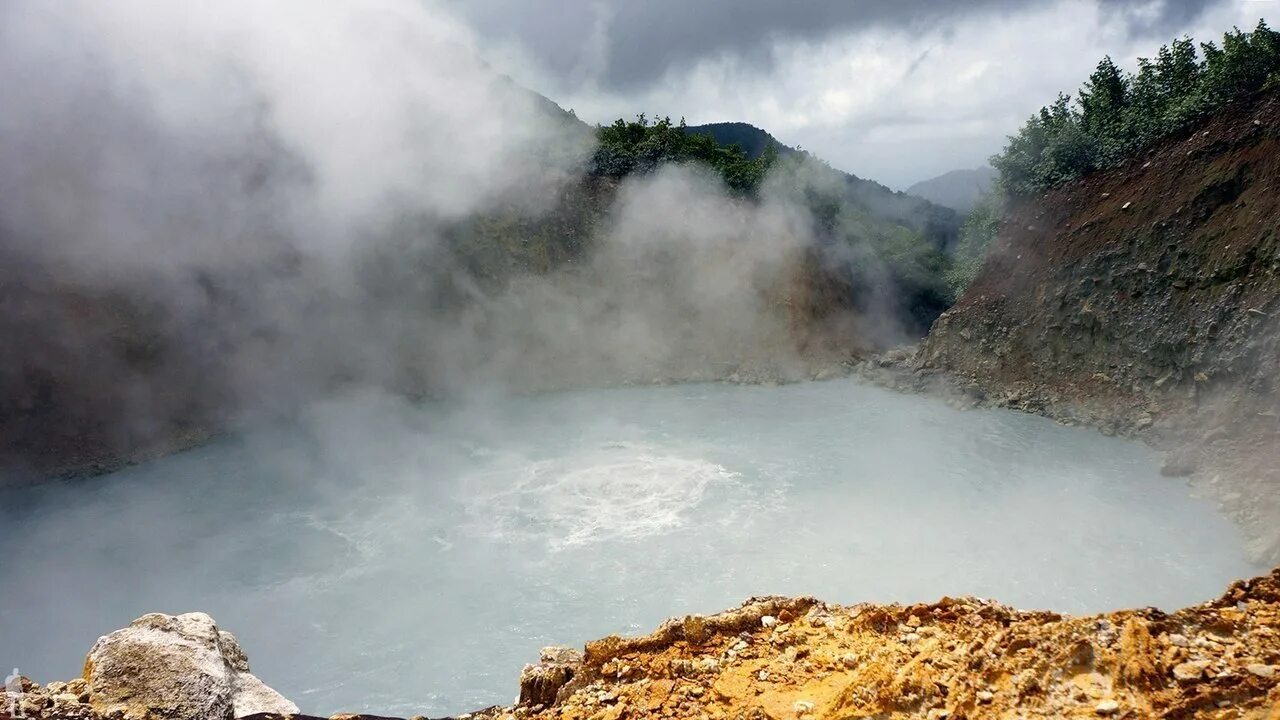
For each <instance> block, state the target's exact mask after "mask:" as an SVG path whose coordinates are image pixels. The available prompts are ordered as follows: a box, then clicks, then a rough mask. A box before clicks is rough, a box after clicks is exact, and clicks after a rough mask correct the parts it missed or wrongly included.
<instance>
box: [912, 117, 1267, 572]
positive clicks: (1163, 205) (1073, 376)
mask: <svg viewBox="0 0 1280 720" xmlns="http://www.w3.org/2000/svg"><path fill="white" fill-rule="evenodd" d="M913 365H914V368H915V369H916V371H917V372H918V373H925V374H928V373H931V372H936V371H942V372H944V373H946V374H948V375H950V376H951V377H952V378H953V379H956V380H958V382H959V385H960V386H961V387H966V386H967V390H968V391H969V392H970V393H971V394H972V395H973V396H974V397H975V398H977V399H978V400H979V401H982V402H986V403H990V404H996V405H1004V406H1011V407H1017V408H1021V409H1026V410H1030V411H1034V412H1041V413H1044V414H1048V415H1050V416H1054V417H1058V418H1060V419H1063V420H1066V421H1069V422H1080V423H1085V424H1091V425H1096V426H1098V427H1099V428H1100V429H1102V430H1103V431H1104V432H1107V433H1115V434H1125V435H1129V434H1133V435H1138V436H1142V437H1144V438H1146V439H1148V440H1150V441H1151V442H1153V444H1155V445H1156V446H1158V447H1161V448H1163V449H1166V450H1168V451H1170V453H1171V455H1170V459H1169V461H1168V462H1167V463H1166V471H1167V473H1168V474H1170V475H1188V474H1192V475H1195V476H1196V478H1197V480H1199V481H1201V482H1203V483H1204V484H1205V485H1211V486H1215V487H1217V488H1219V489H1220V492H1219V497H1220V498H1221V499H1222V500H1223V502H1224V503H1225V504H1226V506H1227V509H1228V510H1230V511H1232V512H1233V513H1235V514H1236V516H1237V518H1238V519H1240V520H1241V521H1242V522H1243V523H1244V524H1245V525H1246V527H1248V528H1250V529H1251V543H1252V545H1251V550H1252V552H1253V553H1254V554H1255V556H1257V557H1259V558H1266V559H1270V560H1273V559H1275V557H1276V555H1277V553H1278V552H1280V501H1278V500H1277V496H1278V495H1280V393H1278V392H1277V389H1278V387H1280V94H1276V93H1271V94H1269V95H1267V96H1263V97H1260V98H1256V99H1254V100H1252V101H1249V102H1243V103H1240V104H1237V105H1235V106H1233V107H1231V108H1228V109H1227V110H1226V111H1224V112H1222V113H1220V114H1219V115H1217V116H1215V117H1213V118H1212V119H1210V120H1209V121H1207V122H1206V123H1204V124H1203V125H1202V126H1200V127H1198V128H1197V129H1195V131H1194V132H1191V133H1189V134H1186V135H1185V136H1181V137H1177V138H1174V139H1172V140H1170V141H1168V142H1165V143H1163V144H1161V145H1160V146H1158V147H1156V148H1154V149H1153V150H1151V151H1150V152H1148V153H1145V154H1143V155H1141V156H1139V157H1136V158H1135V159H1134V160H1133V161H1132V162H1130V163H1129V164H1128V165H1127V166H1124V167H1121V168H1117V169H1114V170H1109V171H1105V172H1099V173H1095V174H1093V175H1090V176H1088V177H1085V178H1082V179H1081V180H1079V181H1076V182H1073V183H1070V184H1068V185H1065V186H1063V187H1061V188H1057V189H1055V190H1053V191H1051V192H1049V193H1048V194H1046V195H1045V196H1043V197H1041V198H1037V199H1035V200H1032V201H1027V202H1024V203H1023V204H1021V205H1019V206H1017V207H1015V208H1013V209H1012V210H1011V213H1010V215H1009V217H1008V219H1007V220H1006V222H1005V224H1004V226H1003V228H1002V230H1001V233H1000V235H999V237H998V238H997V240H996V241H995V243H994V245H993V247H992V248H991V250H990V254H989V256H988V259H987V261H986V264H985V265H984V267H983V269H982V271H981V272H980V274H979V275H978V277H977V278H976V279H975V281H974V283H973V284H972V286H971V287H970V288H969V289H968V291H967V292H966V293H965V295H964V296H963V297H962V298H961V299H960V301H959V302H958V303H957V304H956V305H955V307H953V308H952V309H951V310H949V311H948V312H946V313H945V314H943V315H942V317H940V318H939V319H938V320H937V322H936V323H935V324H934V326H933V329H932V331H931V332H930V334H929V336H928V337H927V339H926V340H925V342H924V344H923V345H922V347H921V349H920V352H919V354H918V355H917V357H915V358H914V360H913Z"/></svg>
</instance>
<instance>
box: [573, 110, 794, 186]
mask: <svg viewBox="0 0 1280 720" xmlns="http://www.w3.org/2000/svg"><path fill="white" fill-rule="evenodd" d="M596 139H597V140H598V142H599V145H598V146H597V148H596V152H595V156H594V157H593V158H592V161H591V172H592V174H595V175H603V176H606V177H615V178H620V177H624V176H627V175H631V174H638V173H646V172H651V171H653V170H654V169H656V168H657V167H659V166H660V165H662V164H664V163H700V164H703V165H706V166H708V167H710V168H711V169H713V170H715V171H716V173H718V174H719V175H720V177H721V178H722V179H723V180H724V184H725V185H726V186H728V187H729V188H730V189H731V190H734V191H736V192H741V193H754V192H756V191H757V190H759V188H760V183H761V182H762V181H763V180H764V176H765V174H766V173H767V172H768V171H769V167H770V166H771V165H773V163H774V161H775V160H777V158H778V153H777V150H776V149H774V148H773V147H772V146H769V147H767V148H765V149H764V150H763V152H761V153H760V154H759V156H758V157H755V158H754V159H753V158H751V157H749V156H748V155H747V153H746V151H744V150H743V149H742V146H740V145H738V144H728V145H721V144H720V143H718V142H716V139H715V138H714V137H712V136H710V135H704V134H701V133H690V132H687V130H686V127H685V122H684V119H683V118H681V120H680V122H679V123H678V124H675V123H672V122H671V118H669V117H664V118H662V119H661V120H658V121H656V122H653V121H650V120H649V119H648V118H647V117H645V115H644V114H643V113H641V114H640V115H639V116H637V117H636V119H635V120H632V121H626V120H622V119H618V120H617V121H616V122H614V123H613V124H612V125H604V126H601V127H600V128H599V129H598V130H597V131H596Z"/></svg>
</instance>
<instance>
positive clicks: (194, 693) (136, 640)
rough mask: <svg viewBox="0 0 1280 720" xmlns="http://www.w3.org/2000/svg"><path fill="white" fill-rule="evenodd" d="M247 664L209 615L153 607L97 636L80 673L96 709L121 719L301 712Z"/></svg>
mask: <svg viewBox="0 0 1280 720" xmlns="http://www.w3.org/2000/svg"><path fill="white" fill-rule="evenodd" d="M248 669H249V661H248V659H247V658H245V655H244V652H243V651H242V650H241V649H240V645H239V643H237V642H236V640H235V637H234V636H232V635H231V634H230V633H225V632H221V631H219V630H218V626H217V625H216V624H215V623H214V621H213V618H211V617H209V616H208V615H206V614H204V613H187V614H185V615H177V616H174V615H163V614H160V613H152V614H150V615H144V616H142V617H140V618H138V619H137V620H134V621H133V622H132V623H130V624H129V627H127V628H124V629H122V630H117V631H115V632H113V633H111V634H110V635H107V636H105V637H101V638H98V642H97V643H95V644H94V646H93V648H92V649H91V650H89V655H88V657H87V658H86V659H85V677H84V679H85V681H86V682H87V684H88V690H89V692H88V694H89V704H90V706H91V707H92V708H93V710H94V711H95V712H97V713H98V714H100V715H109V714H111V713H119V714H120V715H121V716H122V717H123V718H125V719H126V720H143V719H146V718H152V717H191V718H196V717H198V718H202V719H205V718H207V719H209V720H231V719H232V718H236V717H240V716H242V715H250V714H253V713H259V712H275V713H282V714H285V713H297V712H298V707H297V706H296V705H294V704H293V703H291V702H289V701H288V700H286V699H285V698H284V697H282V696H281V695H280V694H279V693H277V692H276V691H274V690H272V689H271V688H269V687H267V686H266V685H265V684H263V683H262V681H261V680H259V679H258V678H256V677H254V676H253V675H251V674H250V673H249V672H248Z"/></svg>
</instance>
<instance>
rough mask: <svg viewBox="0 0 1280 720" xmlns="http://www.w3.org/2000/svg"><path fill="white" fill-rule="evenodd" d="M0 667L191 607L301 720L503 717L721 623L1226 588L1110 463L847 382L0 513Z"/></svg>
mask: <svg viewBox="0 0 1280 720" xmlns="http://www.w3.org/2000/svg"><path fill="white" fill-rule="evenodd" d="M0 503H3V505H4V506H5V511H4V519H5V528H4V536H3V539H2V540H0V550H2V551H3V557H4V579H3V581H2V582H0V666H3V667H12V666H13V665H17V666H19V667H21V668H22V669H23V671H24V672H26V673H27V674H29V675H33V676H35V677H37V678H38V679H41V680H44V681H49V680H53V679H65V678H69V677H72V676H74V675H77V674H78V673H79V670H80V667H79V665H80V662H81V660H82V658H83V653H84V652H85V650H87V649H88V647H89V646H90V645H91V644H92V642H93V640H94V639H95V638H96V637H97V635H99V634H101V633H103V632H107V631H108V630H111V629H114V628H116V627H121V626H123V625H125V624H127V623H128V622H129V621H130V620H131V619H133V618H134V617H136V616H138V615H140V614H142V613H144V612H148V611H164V612H184V611H189V610H195V609H200V610H204V611H207V612H209V613H210V614H212V615H213V616H214V617H215V618H216V619H217V620H218V621H219V623H220V624H221V625H222V626H223V627H224V628H227V629H230V630H231V631H233V632H235V633H237V634H238V635H239V637H240V638H241V640H242V643H243V645H244V646H245V648H246V650H247V652H248V654H249V657H250V660H251V662H252V664H253V669H254V670H255V671H256V672H257V673H258V674H259V675H260V676H261V677H262V678H263V679H264V680H266V682H267V683H269V684H271V685H273V686H274V687H276V688H277V689H279V690H280V691H282V692H283V693H284V694H285V695H286V696H288V697H290V698H291V699H293V700H295V701H296V702H297V703H298V704H299V705H301V706H302V708H303V710H304V711H310V712H318V713H326V714H327V713H329V712H333V711H338V710H348V711H356V710H367V711H374V712H380V713H391V714H403V715H410V714H413V713H429V714H441V713H444V712H451V711H453V712H456V711H463V710H469V709H475V708H478V707H481V706H484V705H488V704H492V703H499V702H506V701H510V700H511V699H512V697H513V695H514V693H515V691H516V678H517V675H518V673H519V669H520V667H521V666H522V664H523V663H525V662H527V661H531V660H534V659H535V658H536V656H537V651H538V648H539V647H541V646H543V645H548V644H554V643H560V644H581V643H582V642H584V641H585V640H588V639H593V638H596V637H601V636H603V635H605V634H608V633H614V632H619V633H635V632H642V631H648V630H650V629H652V628H653V627H654V626H656V624H657V623H658V621H659V620H661V619H662V618H664V617H667V616H670V615H673V614H677V613H686V612H711V611H716V610H720V609H723V608H726V607H729V606H732V605H736V604H737V603H738V602H740V601H741V600H743V599H745V598H746V597H748V596H750V595H760V594H767V593H785V594H801V593H807V594H814V595H818V596H821V597H823V598H825V599H829V600H832V601H839V602H846V603H851V602H855V601H862V600H883V601H888V600H900V601H917V600H932V599H936V598H938V597H939V596H941V595H943V594H952V595H955V594H960V593H971V594H976V595H981V596H992V597H997V598H999V599H1001V600H1002V601H1005V602H1008V603H1013V604H1017V605H1021V606H1027V607H1051V608H1054V609H1058V610H1064V611H1073V612H1092V611H1102V610H1107V609H1113V608H1116V607H1120V606H1133V605H1159V606H1164V607H1166V608H1172V607H1176V606H1181V605H1184V604H1188V603H1192V602H1197V601H1200V600H1204V599H1207V598H1210V597H1213V596H1215V595H1216V594H1217V593H1219V592H1220V591H1221V590H1222V588H1223V587H1224V586H1225V584H1226V583H1227V582H1228V581H1230V580H1231V579H1234V578H1236V577H1240V576H1245V575H1248V574H1250V573H1251V572H1253V571H1254V570H1255V568H1252V567H1250V566H1249V565H1247V564H1246V562H1245V561H1244V559H1243V555H1242V552H1241V544H1240V538H1239V537H1238V536H1237V532H1236V530H1235V529H1234V528H1233V526H1231V525H1230V524H1229V523H1228V522H1227V521H1226V520H1224V519H1223V518H1222V517H1220V516H1218V515H1217V514H1216V513H1215V511H1214V510H1213V508H1211V507H1210V506H1209V505H1207V504H1206V503H1204V502H1202V501H1199V500H1195V499H1193V498H1191V497H1190V496H1189V495H1188V493H1187V490H1186V488H1185V486H1184V485H1183V484H1181V483H1177V482H1172V481H1169V480H1167V479H1162V478H1160V477H1159V476H1158V474H1157V472H1156V470H1155V458H1154V457H1153V455H1152V454H1151V453H1150V452H1149V451H1148V450H1146V449H1145V448H1143V447H1142V446H1140V445H1137V444H1133V443H1128V442H1124V441H1121V440H1116V439H1108V438H1104V437H1102V436H1100V435H1098V434H1096V433H1094V432H1092V431H1089V430H1083V429H1072V428H1064V427H1060V426H1058V425H1056V424H1054V423H1052V422H1050V421H1047V420H1044V419H1042V418H1036V417H1031V416H1027V415H1021V414H1016V413H1011V412H1001V411H990V412H986V411H983V412H959V411H955V410H951V409H949V408H947V407H945V406H944V405H942V404H940V403H937V402H936V401H931V400H928V399H924V398H919V397H910V396H901V395H896V394H892V393H888V392H885V391H882V390H879V389H876V388H871V387H866V386H862V385H859V384H857V383H855V382H853V381H834V382H827V383H811V384H802V385H793V386H785V387H778V388H765V387H736V386H729V385H688V386H678V387H666V388H644V389H612V390H584V391H579V392H572V393H565V394H559V395H550V396H540V397H528V398H520V399H515V400H510V399H508V400H504V401H493V402H490V403H482V404H474V403H473V404H468V405H467V406H457V407H442V406H438V405H433V406H426V407H407V406H405V405H403V404H399V403H396V402H393V401H390V400H387V399H385V398H382V399H379V398H368V397H364V398H351V399H348V400H347V401H344V402H342V403H332V404H328V405H323V406H319V407H317V408H315V409H314V410H313V411H312V412H310V413H308V414H307V415H306V417H304V418H302V419H300V420H299V422H298V423H297V424H296V425H294V426H290V427H274V428H268V429H262V430H258V431H254V432H252V433H248V434H246V435H245V436H242V437H237V438H231V439H226V440H222V441H219V442H216V443H214V444H211V445H209V446H206V447H203V448H200V449H197V450H194V451H191V452H188V453H184V454H182V455H179V456H175V457H171V458H167V459H164V460H159V461H155V462H152V463H148V464H146V465H144V466H141V467H137V468H133V469H130V470H127V471H124V472H120V473H116V474H115V475H112V476H109V477H106V478H97V479H94V480H92V481H84V482H80V483H75V484H69V485H61V486H45V487H42V488H39V489H36V490H25V491H21V492H18V491H14V492H10V493H8V494H7V495H4V496H0Z"/></svg>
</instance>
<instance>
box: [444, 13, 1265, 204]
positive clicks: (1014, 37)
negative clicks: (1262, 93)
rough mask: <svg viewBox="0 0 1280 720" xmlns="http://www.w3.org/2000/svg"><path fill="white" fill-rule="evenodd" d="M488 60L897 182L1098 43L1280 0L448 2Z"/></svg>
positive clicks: (1153, 45) (1158, 35) (1013, 111)
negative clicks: (739, 127)
mask: <svg viewBox="0 0 1280 720" xmlns="http://www.w3.org/2000/svg"><path fill="white" fill-rule="evenodd" d="M454 2H455V3H456V7H457V8H458V11H459V12H460V13H462V15H463V16H464V18H465V19H466V22H468V23H469V24H470V25H471V26H472V28H473V30H474V31H475V32H476V34H477V35H478V37H479V38H480V43H481V45H482V50H483V52H484V54H485V56H486V58H487V59H488V60H489V62H491V63H492V64H493V65H495V66H496V67H497V68H499V69H500V70H502V71H503V72H505V73H507V74H509V75H511V76H512V77H514V78H515V79H516V80H517V81H519V82H521V83H523V84H525V85H527V86H528V87H531V88H533V89H536V90H538V91H540V92H542V93H543V94H545V95H548V96H549V97H551V98H552V99H554V100H556V101H557V102H559V103H560V104H561V105H562V106H564V107H566V108H573V109H574V110H575V111H576V112H577V113H578V115H579V116H580V117H582V118H583V119H585V120H587V121H589V122H608V121H610V120H612V119H614V118H617V117H620V116H625V117H631V116H633V115H634V114H635V113H637V112H640V111H646V112H648V113H650V114H654V113H657V114H669V115H671V116H672V117H678V116H684V117H685V118H686V119H687V120H688V121H689V123H690V124H697V123H705V122H717V121H726V120H740V121H745V122H750V123H753V124H755V125H758V126H760V127H763V128H765V129H767V130H769V131H770V132H772V133H773V134H774V135H775V136H776V137H777V138H778V139H780V140H781V141H783V142H785V143H787V144H790V145H798V146H801V147H804V148H805V149H808V150H810V151H812V152H814V153H816V154H817V155H819V156H821V157H823V158H825V159H827V160H828V161H829V162H831V163H832V164H833V165H835V166H836V167H839V168H841V169H843V170H847V171H850V172H853V173H855V174H857V175H861V176H864V177H870V178H874V179H876V180H879V181H881V182H884V183H886V184H888V185H890V186H892V187H896V188H903V187H906V186H907V185H910V184H911V183H913V182H915V181H918V180H922V179H926V178H928V177H932V176H934V175H937V174H940V173H942V172H945V171H947V170H951V169H955V168H962V167H976V166H978V165H982V164H984V163H985V160H986V158H987V157H988V156H990V155H991V154H992V153H993V152H995V151H997V150H998V149H999V148H1000V147H1001V145H1002V144H1003V140H1004V137H1005V136H1006V135H1007V134H1009V133H1011V132H1013V131H1014V130H1016V129H1017V127H1018V126H1019V125H1020V124H1021V123H1022V121H1023V120H1024V119H1025V118H1026V116H1027V115H1029V114H1030V113H1031V112H1033V111H1034V110H1036V109H1038V108H1039V107H1040V106H1041V105H1044V104H1046V103H1047V102H1049V101H1051V100H1052V99H1053V98H1054V97H1055V96H1056V95H1057V93H1058V92H1059V91H1072V90H1074V88H1075V87H1077V86H1078V85H1079V83H1080V81H1081V80H1083V79H1084V78H1085V76H1087V75H1088V73H1089V72H1090V71H1091V70H1092V69H1093V67H1094V65H1095V64H1096V63H1097V61H1098V60H1099V59H1100V58H1101V57H1102V56H1103V55H1107V54H1110V55H1111V56H1112V57H1114V58H1115V59H1116V60H1117V62H1122V64H1124V65H1125V66H1128V67H1132V66H1133V65H1134V59H1135V58H1136V57H1138V56H1143V55H1152V54H1154V52H1155V50H1156V49H1157V48H1158V47H1159V46H1160V45H1161V44H1163V43H1165V42H1167V41H1168V40H1170V39H1172V38H1174V37H1177V36H1180V35H1183V34H1190V35H1191V36H1192V37H1195V38H1196V39H1198V40H1203V39H1209V38H1217V37H1220V36H1221V34H1222V32H1223V31H1225V30H1228V29H1230V28H1231V27H1232V26H1233V25H1239V26H1241V27H1242V28H1245V29H1248V28H1250V27H1252V26H1253V25H1254V24H1255V23H1256V22H1257V21H1258V19H1259V18H1266V19H1267V20H1268V22H1269V23H1270V24H1271V25H1272V26H1273V27H1275V26H1277V25H1280V0H1056V1H1055V0H964V1H963V2H961V1H959V0H542V1H540V2H536V3H531V2H526V0H454Z"/></svg>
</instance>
